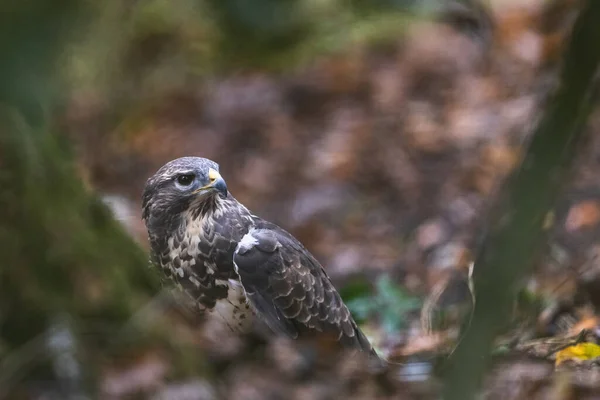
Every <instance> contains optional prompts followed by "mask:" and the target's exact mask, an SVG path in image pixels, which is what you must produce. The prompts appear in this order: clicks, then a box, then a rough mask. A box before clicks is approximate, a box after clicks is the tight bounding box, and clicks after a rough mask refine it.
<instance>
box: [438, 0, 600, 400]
mask: <svg viewBox="0 0 600 400" xmlns="http://www.w3.org/2000/svg"><path fill="white" fill-rule="evenodd" d="M599 41H600V2H598V1H596V0H588V1H586V2H584V4H583V7H582V9H581V12H580V14H579V17H578V18H577V20H576V22H575V25H574V28H573V31H572V37H571V41H570V44H569V48H568V50H567V51H566V53H565V55H564V61H563V66H562V67H563V68H562V72H561V75H560V82H559V86H558V88H557V90H556V91H555V93H553V95H552V96H551V98H550V99H549V101H548V103H547V105H546V108H545V111H544V113H543V115H542V118H541V119H540V120H539V122H538V124H537V127H536V129H535V131H534V135H533V137H532V141H531V143H530V146H529V149H528V151H527V154H526V156H525V158H524V160H523V162H522V164H521V167H520V168H519V169H518V170H517V171H516V173H515V174H514V175H513V176H512V177H511V179H510V180H509V181H508V185H507V191H506V193H505V196H503V197H502V198H501V201H500V202H499V204H498V207H497V214H496V215H495V217H494V219H493V221H490V228H489V232H488V235H487V238H486V240H485V242H484V246H483V247H482V249H481V250H480V252H479V254H478V257H477V259H476V262H475V273H474V284H475V296H476V305H475V308H474V311H473V317H472V322H471V325H470V327H469V328H468V329H467V331H466V333H465V335H464V337H463V338H462V340H461V342H460V344H459V345H458V347H457V349H456V351H455V352H454V353H453V355H452V356H451V358H450V360H449V364H448V365H447V368H448V370H447V376H446V378H445V379H446V382H445V383H446V387H445V393H444V394H445V398H446V399H457V400H466V399H472V398H474V396H475V393H476V391H477V389H478V387H479V385H480V384H481V380H482V378H483V375H484V372H485V368H486V367H487V366H488V364H489V352H490V349H491V346H492V343H493V340H494V338H495V336H496V335H497V334H498V333H499V331H500V330H501V329H502V328H503V327H505V326H506V324H507V323H508V320H509V318H510V310H511V305H512V302H513V301H514V299H515V296H516V292H517V290H518V289H519V288H520V284H521V283H522V279H523V278H524V277H525V276H526V275H527V273H528V272H529V271H530V270H531V268H532V267H533V264H534V258H535V257H536V255H537V251H538V250H539V247H540V244H541V243H542V242H543V237H544V235H543V232H544V224H545V221H546V218H547V215H548V212H549V211H551V210H552V208H553V207H554V205H555V202H556V199H557V196H558V194H559V192H560V189H561V188H562V186H563V184H564V183H565V182H566V180H567V178H568V177H569V170H570V166H571V164H572V161H573V160H574V156H575V154H576V150H577V148H578V147H579V146H580V145H581V144H582V141H583V140H584V139H585V134H586V133H591V132H589V131H588V132H586V130H585V129H584V128H585V122H586V120H587V118H588V115H589V114H590V111H591V109H592V106H593V105H594V100H595V95H596V91H597V87H596V85H595V78H596V75H597V71H598V65H599V63H600V48H599V47H598V42H599Z"/></svg>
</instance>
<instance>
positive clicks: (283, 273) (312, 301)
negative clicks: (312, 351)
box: [234, 222, 373, 352]
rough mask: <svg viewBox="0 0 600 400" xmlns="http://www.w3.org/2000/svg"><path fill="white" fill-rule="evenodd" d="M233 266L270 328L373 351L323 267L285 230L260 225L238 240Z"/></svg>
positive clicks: (251, 300) (287, 333)
mask: <svg viewBox="0 0 600 400" xmlns="http://www.w3.org/2000/svg"><path fill="white" fill-rule="evenodd" d="M261 225H262V227H261ZM234 262H235V264H236V266H237V271H238V274H239V275H240V280H241V282H242V285H243V286H244V289H245V291H246V294H247V296H248V299H249V300H250V302H251V304H252V305H253V306H254V308H256V309H257V311H259V314H260V315H262V317H263V319H264V320H265V322H266V323H267V325H269V326H270V327H271V329H273V330H275V331H276V332H280V333H283V334H286V335H287V336H289V337H291V338H297V337H298V335H299V334H300V333H308V334H310V333H311V332H312V333H315V332H323V333H328V334H332V335H333V336H335V337H336V338H337V339H338V341H339V342H340V343H341V344H342V345H344V346H346V347H351V348H357V349H362V350H364V351H367V352H373V350H372V347H371V345H370V343H369V341H368V340H367V338H366V337H365V336H364V334H363V333H362V332H361V331H360V329H359V328H358V326H357V325H356V323H355V322H354V320H353V319H352V316H351V315H350V312H349V311H348V308H347V307H346V306H345V305H344V303H343V302H342V299H341V298H340V295H339V294H338V292H337V291H336V290H335V288H334V287H333V285H332V283H331V281H330V279H329V277H328V276H327V274H326V273H325V271H324V270H323V268H322V266H321V265H320V264H319V263H318V262H317V261H316V260H315V258H314V257H313V256H312V255H311V254H310V253H309V252H308V251H307V250H306V249H305V248H304V247H303V246H302V245H301V244H300V243H299V242H298V241H297V240H296V239H295V238H294V237H293V236H291V235H290V234H289V233H287V232H286V231H284V230H283V229H281V228H279V227H277V226H276V225H274V224H270V223H266V222H263V223H262V224H258V226H257V229H253V230H251V231H250V232H249V233H248V235H246V236H245V237H244V239H243V240H242V241H241V242H240V244H239V246H238V249H237V251H236V253H235V255H234Z"/></svg>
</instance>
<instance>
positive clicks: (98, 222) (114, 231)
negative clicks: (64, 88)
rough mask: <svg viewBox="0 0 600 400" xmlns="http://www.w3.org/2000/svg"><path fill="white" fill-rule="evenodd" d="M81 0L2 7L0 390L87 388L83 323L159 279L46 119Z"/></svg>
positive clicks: (120, 308)
mask: <svg viewBox="0 0 600 400" xmlns="http://www.w3.org/2000/svg"><path fill="white" fill-rule="evenodd" d="M81 4H83V3H82V2H78V1H75V0H42V1H35V2H27V1H26V2H8V3H5V4H3V5H2V6H1V7H0V8H1V9H2V12H1V13H0V54H2V57H1V58H0V254H1V255H2V258H1V264H0V398H3V397H4V396H7V395H8V397H9V398H15V395H14V393H12V395H9V393H10V392H11V391H12V390H14V389H15V388H16V387H18V381H19V379H21V378H22V377H24V376H26V375H27V376H37V377H38V378H39V379H48V378H50V379H52V380H53V381H55V382H59V386H60V387H59V388H58V389H59V391H60V393H61V395H60V396H59V397H61V398H71V397H74V396H77V395H81V394H83V393H85V392H87V389H86V386H87V385H88V384H90V383H91V384H93V379H91V380H90V379H88V378H89V377H90V376H91V374H89V375H88V373H89V372H91V371H87V370H86V369H87V367H86V365H90V364H92V363H82V360H83V359H84V357H86V356H89V354H88V355H86V354H81V353H80V349H81V348H82V347H80V346H79V341H80V340H83V339H82V338H81V337H79V336H78V334H77V331H78V329H79V328H80V327H81V326H82V324H81V322H82V321H84V320H87V319H89V320H93V319H94V318H102V320H103V321H109V322H110V321H112V322H114V323H116V324H119V323H121V324H122V323H123V322H124V321H126V320H127V319H128V318H129V316H130V315H131V312H132V310H134V309H136V308H138V307H139V306H140V304H142V302H144V301H147V299H148V297H149V296H150V295H152V293H154V289H155V288H156V286H155V280H154V279H153V277H152V275H150V274H149V269H148V268H147V259H146V256H145V255H144V253H143V252H142V251H141V250H140V249H139V247H138V246H137V245H136V244H135V243H134V242H133V240H132V239H131V238H130V237H129V236H128V235H127V234H126V233H125V232H124V231H123V230H122V229H121V227H120V226H118V224H117V223H116V222H114V221H113V219H112V216H111V215H110V213H109V212H108V209H107V208H106V207H105V206H104V204H103V203H102V202H100V201H99V200H98V199H97V198H96V197H95V196H94V195H93V194H90V193H87V192H86V190H85V189H84V188H83V186H82V184H81V182H80V180H79V179H78V177H77V174H76V170H75V166H74V162H73V156H72V154H71V153H70V151H69V149H68V146H67V145H66V143H65V142H64V141H61V139H60V138H59V136H57V135H53V134H52V133H51V123H50V121H49V120H48V118H47V116H49V115H52V112H53V111H55V110H56V108H57V107H58V106H60V104H59V101H60V99H61V98H60V95H61V92H60V82H58V79H57V78H56V74H55V72H56V68H57V67H58V61H59V56H60V55H61V53H62V52H64V51H65V49H66V47H65V44H66V43H67V42H66V39H67V36H66V34H67V33H69V32H72V31H70V30H69V29H71V28H75V27H77V25H76V23H77V22H79V21H80V18H81V17H82V16H83V14H82V11H84V10H82V9H81V7H80V6H81ZM78 27H79V28H81V29H83V28H84V27H83V26H78ZM99 345H100V346H101V344H99ZM100 348H101V347H100ZM92 397H93V396H92Z"/></svg>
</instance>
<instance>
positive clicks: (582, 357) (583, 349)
mask: <svg viewBox="0 0 600 400" xmlns="http://www.w3.org/2000/svg"><path fill="white" fill-rule="evenodd" d="M597 357H600V346H598V345H597V344H595V343H588V342H586V343H579V344H576V345H574V346H569V347H567V348H565V349H562V350H561V351H559V352H557V353H556V362H555V365H556V366H558V365H560V364H561V363H563V362H565V361H575V362H580V361H586V360H592V359H594V358H597Z"/></svg>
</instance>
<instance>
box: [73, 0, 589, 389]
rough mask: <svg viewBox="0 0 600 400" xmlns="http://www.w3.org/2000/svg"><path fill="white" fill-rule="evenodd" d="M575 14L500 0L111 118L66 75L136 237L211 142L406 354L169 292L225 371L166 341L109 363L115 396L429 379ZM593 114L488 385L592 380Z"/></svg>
mask: <svg viewBox="0 0 600 400" xmlns="http://www.w3.org/2000/svg"><path fill="white" fill-rule="evenodd" d="M566 3H571V2H566ZM524 4H525V3H524ZM568 10H570V11H572V9H571V8H569V9H568ZM571 16H572V14H571V13H568V12H565V9H561V10H558V11H556V10H552V9H550V8H544V7H541V6H539V5H536V6H524V5H522V6H518V5H517V6H512V7H508V8H503V9H502V10H500V11H498V12H497V13H496V14H495V15H494V18H495V20H496V26H495V28H494V31H493V34H492V35H491V36H490V37H489V38H487V39H485V40H484V39H482V38H481V37H478V36H477V35H475V37H473V36H470V35H469V34H468V33H465V32H464V31H461V30H460V29H457V27H456V26H455V25H453V24H447V23H422V24H415V25H414V26H412V27H411V29H410V30H409V32H407V33H406V34H405V35H404V36H403V37H402V38H401V39H398V40H395V41H390V42H387V43H385V44H382V45H377V46H373V45H364V46H357V47H355V48H353V49H352V50H351V51H346V52H341V53H338V54H335V55H330V56H323V57H320V58H319V59H317V60H315V61H314V62H312V63H310V64H309V65H306V66H302V67H301V68H297V69H296V70H294V71H288V72H286V73H267V72H261V71H245V72H239V73H237V74H234V75H228V76H224V77H218V76H213V77H211V78H210V79H208V78H206V77H203V78H201V79H200V78H199V79H196V80H192V83H191V84H186V85H184V86H183V87H174V88H170V89H169V90H163V91H162V92H161V93H160V94H158V95H156V94H152V95H145V96H143V95H140V96H139V97H138V100H139V101H138V105H137V106H136V107H134V108H133V109H129V110H128V112H127V113H126V117H125V118H124V119H123V120H122V121H121V122H120V123H119V124H118V125H117V126H114V125H111V124H110V123H107V122H106V121H108V120H110V118H111V115H113V114H111V113H114V110H112V109H111V104H110V102H109V101H108V100H107V99H106V98H103V97H102V96H101V95H99V94H97V93H90V92H89V91H87V92H86V91H81V92H77V91H74V93H73V96H72V101H71V104H70V106H69V108H68V111H67V114H66V115H65V117H64V124H65V126H66V127H67V129H68V131H69V132H70V134H71V137H72V138H73V139H74V140H75V142H76V143H77V146H78V147H77V148H78V154H79V159H80V162H81V166H82V168H81V170H82V174H83V175H84V177H85V179H86V180H87V182H88V183H89V184H90V185H91V186H92V187H94V188H97V189H98V190H99V191H100V192H102V193H103V194H104V195H105V199H106V200H107V202H108V203H109V204H111V205H112V208H113V210H114V211H115V215H116V216H117V218H118V219H120V220H121V221H122V222H124V224H125V226H126V228H127V229H128V230H129V231H130V232H131V233H132V235H133V236H134V237H136V238H137V239H138V240H139V243H140V244H141V245H143V246H146V244H147V241H146V236H145V229H144V226H143V223H142V221H141V219H140V193H141V190H142V188H143V185H144V183H145V179H146V178H147V177H149V176H150V175H152V173H153V172H154V171H155V170H156V169H157V168H158V167H160V166H161V165H162V164H163V163H165V162H166V161H169V160H170V159H173V158H176V157H179V156H184V155H200V156H203V157H207V158H210V159H213V160H215V161H217V162H218V163H219V164H220V166H221V172H222V175H223V176H224V177H225V179H226V180H227V182H228V186H229V188H230V190H231V192H232V193H233V195H234V196H235V197H236V198H237V199H238V200H240V201H241V202H242V203H243V204H245V205H246V206H247V207H248V208H250V209H251V210H252V211H253V212H254V213H255V214H257V215H260V216H262V217H263V218H265V219H268V220H271V221H273V222H276V223H277V224H279V225H280V226H282V227H284V228H285V229H287V230H289V231H290V232H292V233H293V234H294V235H295V236H296V237H297V238H298V239H300V240H301V241H302V242H303V243H304V244H305V246H306V247H307V248H308V249H309V250H310V251H311V252H312V253H313V254H314V255H315V256H316V257H317V259H319V260H320V261H321V262H322V264H323V265H324V266H325V268H326V270H327V272H328V273H329V275H330V276H331V277H332V279H333V281H334V283H335V285H336V286H337V287H338V288H340V289H341V292H342V293H343V295H344V298H345V299H346V300H347V301H348V302H349V303H351V305H352V309H353V311H354V312H355V314H356V315H357V316H358V317H359V319H360V320H361V324H362V326H363V328H364V330H365V332H366V333H367V334H368V335H369V337H370V338H371V339H372V341H373V343H374V344H375V345H376V347H377V349H378V350H379V352H380V353H381V354H382V355H383V356H384V357H386V358H389V359H390V360H394V361H395V362H397V363H399V364H398V365H395V366H394V367H393V368H392V371H391V372H390V373H388V374H387V375H384V376H381V375H377V374H373V373H370V372H368V371H367V370H366V369H364V368H365V367H363V366H361V365H360V363H353V362H352V361H349V360H348V359H346V358H344V357H342V356H339V357H335V358H328V359H327V360H326V361H314V360H312V361H311V360H308V359H307V356H305V355H303V353H302V351H300V350H298V349H297V348H296V347H294V346H291V345H290V344H289V343H286V342H279V341H275V342H272V343H268V344H264V343H262V344H260V345H259V344H256V343H255V341H253V340H251V339H248V340H241V339H240V338H238V337H235V336H234V335H233V334H231V333H229V332H227V329H226V328H225V327H223V326H221V325H219V323H218V322H215V321H204V320H196V318H195V317H194V316H190V315H188V314H186V313H185V312H181V311H173V308H170V306H169V302H168V301H166V303H165V304H167V308H168V309H169V310H171V311H169V312H168V313H167V314H168V315H167V316H163V317H162V318H165V320H166V321H168V322H169V323H170V324H172V325H171V329H172V334H173V337H174V339H173V340H174V342H186V343H188V344H191V347H192V348H194V349H196V350H197V351H199V352H204V353H205V354H207V355H208V356H209V358H210V359H211V360H212V362H213V363H214V365H216V366H217V367H216V368H217V370H219V371H220V372H219V374H221V375H220V376H221V378H222V379H221V380H220V381H219V382H218V383H217V384H214V383H213V382H212V381H210V379H207V378H198V377H194V376H193V375H192V374H190V373H187V374H186V373H180V372H177V371H173V370H172V368H171V366H170V363H169V359H168V356H165V354H164V352H162V351H159V350H156V349H146V350H145V351H143V352H141V353H140V354H137V355H136V356H135V357H131V358H130V359H129V360H128V361H127V362H124V365H110V366H107V368H106V373H105V379H104V386H103V389H104V391H105V394H106V395H107V397H110V398H125V396H127V395H129V394H131V393H133V392H138V391H142V392H145V393H151V392H153V393H158V394H156V397H155V398H172V399H183V398H190V399H195V398H198V399H200V398H202V399H204V398H206V399H209V398H221V397H222V398H232V399H233V398H235V399H238V398H239V399H279V398H286V399H288V398H289V399H303V398H306V399H308V398H310V399H327V398H341V397H342V396H343V397H347V398H357V399H358V398H361V399H369V398H378V399H384V398H433V397H435V393H436V390H437V389H438V388H439V381H438V380H437V379H436V378H435V376H436V374H437V372H439V371H437V370H436V369H435V368H436V366H437V365H438V362H439V361H440V360H443V359H444V357H446V356H447V355H448V353H449V352H450V351H452V348H453V346H454V344H455V343H456V340H458V336H459V334H458V327H459V321H460V318H462V317H464V316H465V315H467V313H468V306H469V304H470V302H471V295H470V293H469V290H468V268H469V266H470V263H471V261H472V259H473V254H474V253H475V251H476V248H477V245H478V244H479V243H480V241H481V239H482V237H483V236H482V232H484V231H485V223H486V212H487V211H488V209H489V207H490V205H491V203H492V202H493V199H494V198H495V196H496V193H497V192H498V190H500V184H501V182H502V180H503V178H504V177H505V176H506V175H507V174H508V173H509V172H510V171H511V170H512V169H513V168H514V167H515V166H517V165H518V161H519V158H520V155H521V153H522V151H523V145H524V143H526V141H527V138H528V135H529V134H530V133H531V132H530V129H531V127H532V126H533V123H534V121H535V118H536V117H537V116H538V115H539V110H540V109H541V107H542V100H543V98H544V96H545V95H546V94H547V93H548V91H549V90H550V89H551V87H552V84H553V82H554V81H553V79H554V77H555V73H556V68H557V65H558V62H559V59H560V55H561V49H562V43H563V40H564V38H565V32H567V31H568V28H569V27H570V23H571V22H572V19H571ZM588 129H591V130H594V132H595V133H594V135H593V140H592V143H589V144H588V146H586V148H585V149H582V151H581V154H580V156H579V159H578V162H577V168H576V171H575V173H574V177H573V179H572V181H571V182H570V184H569V185H568V187H567V188H565V190H564V196H563V197H562V199H561V201H560V203H559V204H558V205H557V208H556V210H554V211H550V212H549V218H550V219H551V220H552V221H553V222H554V223H553V224H552V228H551V230H550V231H549V235H548V241H547V245H546V246H545V248H544V249H543V251H542V255H541V256H540V257H539V261H538V263H537V264H536V268H535V273H534V274H532V275H531V276H530V277H529V279H528V281H527V282H526V283H525V285H524V289H523V291H522V293H521V294H520V296H519V299H518V301H517V302H516V303H515V312H514V323H513V324H512V325H511V326H510V327H508V328H507V329H506V332H505V334H504V335H503V336H502V337H501V338H499V339H498V343H497V348H496V349H495V351H494V356H493V357H494V360H495V364H494V368H493V371H492V373H490V375H489V377H488V379H487V380H486V383H485V396H484V397H485V398H488V399H495V398H502V399H525V398H528V399H529V398H536V399H537V398H539V399H546V398H557V399H558V398H560V399H571V398H586V399H587V398H589V399H592V398H597V396H600V372H599V371H600V370H598V368H597V366H596V364H595V362H594V358H595V357H596V356H598V355H600V352H597V349H596V348H595V347H593V346H591V347H589V348H585V346H583V347H582V346H581V345H579V346H571V347H569V345H574V344H575V345H577V344H580V343H587V344H594V343H596V342H597V341H598V335H600V331H599V330H598V323H599V321H598V317H597V313H596V311H597V307H600V297H599V296H598V295H597V293H600V290H598V289H599V288H600V280H599V279H600V264H598V255H600V235H599V234H600V175H599V174H598V172H597V171H598V166H599V165H598V164H599V163H600V115H598V113H595V114H593V115H592V119H591V121H590V124H589V127H588ZM596 132H597V133H596ZM465 305H466V306H465ZM155 308H156V309H157V310H158V309H161V307H159V306H157V307H155ZM152 312H158V311H156V310H155V311H152ZM259 342H260V341H259ZM257 346H258V347H257ZM261 346H262V347H261ZM257 348H260V349H261V350H260V351H259V350H256V349H257ZM560 350H563V351H560ZM564 350H567V351H564ZM594 352H596V353H594ZM557 354H559V356H558V357H557ZM124 358H125V357H124ZM326 358H327V357H326ZM557 359H558V360H557ZM131 360H135V361H131ZM173 376H187V378H186V379H183V378H180V379H173V378H172V377H173ZM332 382H334V383H332ZM161 396H163V397H161Z"/></svg>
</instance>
